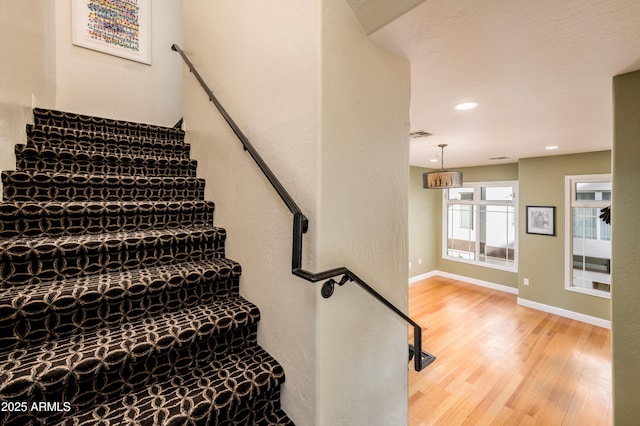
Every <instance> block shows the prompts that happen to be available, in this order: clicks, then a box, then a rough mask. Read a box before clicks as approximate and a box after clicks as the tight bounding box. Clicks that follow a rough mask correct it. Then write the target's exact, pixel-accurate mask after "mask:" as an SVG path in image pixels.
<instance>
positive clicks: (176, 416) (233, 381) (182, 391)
mask: <svg viewBox="0 0 640 426" xmlns="http://www.w3.org/2000/svg"><path fill="white" fill-rule="evenodd" d="M221 371H224V372H225V373H224V374H221V373H219V372H221ZM283 381H284V371H283V369H282V367H281V366H280V364H278V362H277V361H276V360H275V359H274V358H273V357H272V356H271V355H269V353H267V352H266V351H265V350H264V349H263V348H261V347H259V346H256V347H248V348H246V350H245V351H243V352H242V353H237V354H231V355H229V356H227V357H225V358H223V359H221V360H216V361H212V362H211V363H210V364H209V365H207V366H204V367H200V368H197V369H195V370H193V371H190V372H188V373H184V374H180V375H176V376H174V377H172V378H171V379H169V380H164V381H162V382H158V383H154V384H153V385H152V386H149V387H147V388H144V389H140V390H136V391H133V392H130V393H128V394H126V395H124V396H122V397H121V398H119V399H118V400H115V401H110V402H107V403H104V404H100V405H97V406H95V407H91V408H90V409H89V410H86V411H81V412H78V413H75V414H72V415H71V416H65V419H64V420H63V421H62V422H61V425H63V426H71V425H77V426H80V425H86V426H89V425H91V426H93V425H101V426H111V425H114V426H115V425H141V424H203V425H207V424H226V423H224V422H225V421H229V422H231V423H230V424H247V425H249V424H261V425H265V426H266V425H276V424H278V425H289V424H293V423H292V422H291V420H289V418H288V417H287V416H286V414H285V413H284V412H283V411H282V410H281V409H280V408H279V407H278V404H271V405H270V406H268V407H262V411H266V413H264V414H266V416H264V417H256V415H260V414H263V413H255V412H253V410H254V409H255V408H254V407H251V406H249V407H247V403H248V400H249V399H250V398H262V399H263V400H267V398H266V396H268V395H269V393H272V392H273V391H274V389H275V388H277V386H279V385H280V384H282V382H283Z"/></svg>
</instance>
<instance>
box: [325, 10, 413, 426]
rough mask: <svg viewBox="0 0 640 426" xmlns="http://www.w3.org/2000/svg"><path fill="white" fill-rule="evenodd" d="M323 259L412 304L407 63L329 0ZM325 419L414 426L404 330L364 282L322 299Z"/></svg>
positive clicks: (332, 425)
mask: <svg viewBox="0 0 640 426" xmlns="http://www.w3.org/2000/svg"><path fill="white" fill-rule="evenodd" d="M322 4H323V8H322V42H321V43H322V51H321V57H322V64H321V73H322V74H321V82H322V87H321V93H322V101H321V111H320V113H321V117H322V118H321V132H322V136H321V138H320V150H319V152H320V158H319V160H320V164H319V167H320V169H319V175H318V176H319V179H320V181H319V184H320V199H319V200H320V203H319V210H318V212H319V213H318V233H317V236H316V241H317V248H318V249H317V255H318V267H319V268H320V269H325V268H334V267H337V266H342V265H345V266H347V267H349V268H350V269H351V270H353V271H354V272H355V273H356V274H357V275H359V276H360V277H361V278H363V279H364V280H365V281H367V282H368V283H369V284H370V285H371V286H372V287H374V288H375V289H376V290H378V291H379V292H380V293H381V294H382V295H383V296H385V297H386V298H388V299H389V300H390V301H391V302H392V303H394V304H395V305H396V306H398V307H399V308H400V309H402V310H403V311H405V312H406V311H407V303H408V296H407V285H406V283H407V280H408V275H407V262H408V254H407V250H408V249H407V247H408V241H407V217H408V210H407V209H408V188H407V182H408V179H409V175H408V174H409V138H408V134H409V96H410V67H409V62H408V61H407V60H406V59H402V58H400V57H397V56H395V55H393V54H391V53H390V52H388V51H387V50H386V49H384V48H382V47H381V46H379V45H377V44H375V43H372V42H371V41H370V40H369V39H368V38H367V37H366V35H365V33H364V31H363V30H362V29H361V27H360V25H359V23H358V21H357V20H356V18H355V16H354V15H353V13H352V11H351V9H350V8H349V6H348V4H347V3H346V2H345V1H344V0H324V1H323V2H322ZM317 331H318V335H317V342H318V352H317V356H318V362H317V370H316V371H317V374H318V377H317V380H318V385H317V389H318V415H317V417H316V422H315V423H314V424H316V425H326V426H338V425H344V426H355V425H363V426H365V425H366V426H368V425H380V426H387V425H403V424H407V368H408V365H407V325H406V323H404V322H403V321H402V320H399V319H398V318H397V317H396V316H394V315H393V314H392V313H391V312H390V311H389V310H388V309H387V308H385V307H383V306H382V305H381V304H380V303H379V302H377V301H374V300H373V299H372V297H371V296H369V294H367V293H366V292H365V291H363V290H362V289H361V288H358V287H357V286H356V285H355V284H349V285H345V286H344V287H342V288H338V289H337V290H336V294H334V296H333V297H332V298H331V299H329V300H319V301H318V321H317Z"/></svg>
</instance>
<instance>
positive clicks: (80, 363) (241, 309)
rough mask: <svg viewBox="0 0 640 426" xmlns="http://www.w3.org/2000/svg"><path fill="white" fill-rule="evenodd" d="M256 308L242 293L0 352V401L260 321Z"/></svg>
mask: <svg viewBox="0 0 640 426" xmlns="http://www.w3.org/2000/svg"><path fill="white" fill-rule="evenodd" d="M259 317H260V313H259V311H258V308H257V307H256V306H255V305H253V304H252V303H251V302H249V301H247V300H246V299H244V298H242V297H241V296H229V297H228V298H225V299H223V300H218V301H211V302H210V303H208V304H206V305H204V304H203V305H196V306H193V307H187V308H182V309H179V310H174V311H170V312H164V313H162V314H158V315H154V316H151V317H143V318H139V319H137V320H133V321H130V322H126V323H124V324H119V325H117V326H112V327H107V328H101V329H98V330H96V331H95V332H93V333H78V334H75V335H72V336H68V337H65V338H60V339H56V340H51V341H45V342H43V343H40V344H35V345H30V346H28V347H27V348H24V349H15V350H12V351H8V352H7V351H0V360H2V361H0V362H2V365H3V369H2V376H1V379H0V395H1V396H2V397H3V399H9V398H11V397H13V396H17V395H21V394H22V393H23V392H24V391H25V390H27V389H29V388H30V387H31V386H32V385H33V384H35V385H36V386H50V385H51V382H52V381H55V382H58V383H60V382H63V381H64V380H65V379H64V377H66V376H68V375H71V374H90V370H92V369H94V368H98V366H101V365H104V364H106V365H112V366H116V367H117V366H118V365H119V364H118V363H119V362H121V361H123V360H124V359H125V358H126V359H128V360H130V359H144V358H145V357H147V356H149V355H150V354H153V353H157V352H166V351H168V350H169V349H170V348H171V347H172V346H173V345H178V346H184V345H186V344H188V343H189V342H191V341H194V340H196V339H199V340H200V339H206V338H207V337H208V336H214V335H220V334H224V333H228V332H230V331H231V330H233V329H237V328H240V327H243V326H246V325H248V324H252V323H255V322H256V321H258V320H259Z"/></svg>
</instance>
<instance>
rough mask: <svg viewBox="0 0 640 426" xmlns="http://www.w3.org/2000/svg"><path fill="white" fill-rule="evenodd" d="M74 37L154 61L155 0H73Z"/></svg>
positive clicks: (79, 42) (116, 53)
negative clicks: (152, 17) (152, 55)
mask: <svg viewBox="0 0 640 426" xmlns="http://www.w3.org/2000/svg"><path fill="white" fill-rule="evenodd" d="M71 14H72V31H71V40H72V43H73V44H74V45H76V46H81V47H86V48H88V49H92V50H96V51H98V52H103V53H107V54H109V55H114V56H119V57H121V58H125V59H129V60H132V61H136V62H141V63H143V64H148V65H151V0H72V3H71Z"/></svg>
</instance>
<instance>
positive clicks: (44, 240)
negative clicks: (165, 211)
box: [0, 225, 226, 255]
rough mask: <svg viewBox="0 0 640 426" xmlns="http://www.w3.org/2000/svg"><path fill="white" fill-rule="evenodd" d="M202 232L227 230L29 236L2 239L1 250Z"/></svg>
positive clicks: (203, 227) (193, 228)
mask: <svg viewBox="0 0 640 426" xmlns="http://www.w3.org/2000/svg"><path fill="white" fill-rule="evenodd" d="M202 233H215V234H220V235H226V231H225V230H224V229H223V228H219V227H216V226H213V225H199V226H190V227H187V226H185V227H180V228H167V229H150V230H146V231H131V232H126V231H120V232H104V233H100V234H83V235H64V236H60V237H29V238H17V239H13V240H5V241H0V251H7V250H10V249H16V248H17V249H18V250H19V248H20V247H25V248H29V249H37V248H40V247H42V248H47V250H50V248H51V246H55V247H61V246H72V245H83V244H87V243H108V242H127V241H132V240H143V239H149V238H153V239H158V238H161V237H163V236H177V235H184V234H187V235H188V234H202ZM69 248H71V247H69ZM19 253H20V252H16V253H15V254H16V255H19Z"/></svg>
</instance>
